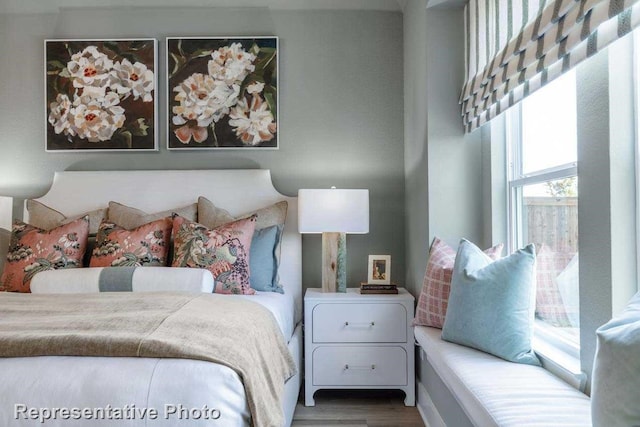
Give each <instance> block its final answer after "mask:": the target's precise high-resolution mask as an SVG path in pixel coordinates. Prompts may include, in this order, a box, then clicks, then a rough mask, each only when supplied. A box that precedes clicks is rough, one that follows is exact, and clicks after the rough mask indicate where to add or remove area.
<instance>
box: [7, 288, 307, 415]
mask: <svg viewBox="0 0 640 427" xmlns="http://www.w3.org/2000/svg"><path fill="white" fill-rule="evenodd" d="M225 298H243V299H248V300H250V301H254V302H257V303H259V304H260V305H262V306H264V307H266V308H267V309H268V310H269V311H270V312H271V313H272V314H273V315H274V318H275V319H276V321H277V323H278V325H279V327H280V330H281V331H282V332H283V335H284V336H285V338H286V341H287V342H288V343H289V342H291V344H290V346H289V348H290V351H291V352H292V354H293V353H295V352H296V351H297V348H298V347H299V346H298V345H297V344H296V345H293V344H294V342H293V341H295V340H293V339H292V338H296V339H299V337H298V336H297V334H296V335H294V327H295V325H294V323H293V322H294V317H295V315H294V313H295V301H294V298H293V297H292V296H291V295H289V294H286V293H285V294H284V295H283V294H277V293H274V292H258V293H256V295H228V296H226V295H225ZM298 331H299V328H298V330H297V332H298ZM294 358H295V359H296V360H298V358H299V355H297V356H296V355H295V354H294ZM298 369H300V366H298ZM25 378H28V379H29V380H28V381H25ZM87 378H91V382H90V383H87V381H86V379H87ZM123 389H124V390H125V392H123ZM294 389H295V387H294ZM61 391H64V392H62V393H61ZM295 393H296V395H297V390H296V391H295ZM0 395H1V396H3V399H2V400H1V401H0V426H17V427H23V426H24V427H26V426H42V425H44V426H64V427H67V426H88V427H94V426H95V427H98V426H99V427H114V426H118V427H120V426H127V427H128V426H132V427H133V426H141V425H149V426H154V427H155V426H161V427H165V426H166V427H169V426H176V425H186V426H205V425H220V426H225V427H227V426H228V427H235V426H247V425H248V423H249V420H250V413H249V409H248V406H247V403H246V399H245V392H244V387H243V385H242V381H241V379H240V378H239V377H238V375H237V374H236V373H235V372H234V371H233V370H232V369H230V368H227V367H226V366H222V365H218V364H215V363H210V362H203V361H199V360H189V359H157V358H135V357H118V358H113V357H74V356H64V357H61V356H43V357H31V358H8V359H0ZM16 404H23V405H26V408H27V409H25V410H27V411H28V410H30V408H38V409H40V408H42V410H47V409H48V410H51V409H52V408H69V409H71V408H79V409H84V408H97V409H105V408H107V405H111V407H112V408H118V409H124V408H126V405H128V407H129V408H131V407H135V408H137V409H138V410H143V409H145V408H146V409H151V408H153V409H156V410H157V411H158V417H157V418H156V419H153V420H147V422H146V423H145V422H143V421H141V420H140V417H138V418H137V419H124V420H117V422H114V420H113V419H107V420H104V419H96V420H87V419H81V420H64V419H60V417H58V419H57V420H53V419H50V420H47V421H46V422H45V423H44V424H42V423H41V422H40V420H37V419H36V420H34V419H25V417H20V419H18V420H16V419H15V415H16V407H15V405H16ZM165 405H173V406H174V407H176V408H179V405H182V407H183V408H187V410H190V409H192V408H195V409H202V408H203V407H204V406H205V405H207V406H208V408H214V409H217V410H218V411H220V419H218V420H217V421H211V420H203V419H199V420H197V419H193V418H191V419H181V420H179V419H178V418H177V416H178V415H177V414H171V413H170V412H171V407H169V408H168V410H166V408H165ZM21 413H22V412H21ZM196 415H197V414H196ZM165 416H166V417H165Z"/></svg>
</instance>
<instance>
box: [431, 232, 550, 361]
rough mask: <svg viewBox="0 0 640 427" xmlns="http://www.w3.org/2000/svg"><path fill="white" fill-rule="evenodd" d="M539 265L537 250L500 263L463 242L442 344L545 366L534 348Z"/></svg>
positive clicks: (518, 253) (524, 251)
mask: <svg viewBox="0 0 640 427" xmlns="http://www.w3.org/2000/svg"><path fill="white" fill-rule="evenodd" d="M535 265H536V252H535V247H534V246H533V245H528V246H527V247H525V248H524V249H520V250H518V251H516V252H514V253H513V254H511V255H509V256H507V257H505V258H502V259H499V260H497V261H494V260H492V259H491V258H489V257H488V256H487V255H486V254H484V253H483V252H482V250H481V249H479V248H478V247H477V246H475V245H474V244H473V243H471V242H469V241H467V240H464V239H463V240H462V241H461V242H460V246H459V248H458V253H457V255H456V261H455V264H454V267H453V278H452V280H451V294H450V296H449V307H448V309H447V316H446V317H445V320H444V326H443V328H442V339H443V340H446V341H450V342H453V343H456V344H461V345H464V346H467V347H473V348H476V349H478V350H482V351H484V352H486V353H491V354H493V355H495V356H498V357H501V358H503V359H505V360H508V361H511V362H517V363H526V364H529V365H537V366H540V361H539V360H538V358H537V357H536V355H535V353H534V352H533V349H532V347H531V338H532V335H533V318H534V312H535V296H536V282H535Z"/></svg>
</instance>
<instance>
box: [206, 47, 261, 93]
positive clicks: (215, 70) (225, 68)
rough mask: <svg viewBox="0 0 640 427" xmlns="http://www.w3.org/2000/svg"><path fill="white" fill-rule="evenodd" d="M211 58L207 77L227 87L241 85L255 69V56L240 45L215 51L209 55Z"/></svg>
mask: <svg viewBox="0 0 640 427" xmlns="http://www.w3.org/2000/svg"><path fill="white" fill-rule="evenodd" d="M211 58H212V59H211V60H210V61H209V64H208V68H209V75H210V76H211V77H213V78H214V79H216V80H222V81H224V82H225V83H227V84H228V85H231V84H233V83H241V82H242V81H243V80H244V79H245V77H247V75H249V73H251V72H252V71H253V70H255V68H256V67H255V66H254V65H253V61H255V60H256V56H255V55H254V54H253V53H249V52H247V51H246V50H244V48H243V47H242V45H241V44H240V43H232V44H231V46H223V47H221V48H220V49H217V50H216V51H214V52H213V53H212V54H211Z"/></svg>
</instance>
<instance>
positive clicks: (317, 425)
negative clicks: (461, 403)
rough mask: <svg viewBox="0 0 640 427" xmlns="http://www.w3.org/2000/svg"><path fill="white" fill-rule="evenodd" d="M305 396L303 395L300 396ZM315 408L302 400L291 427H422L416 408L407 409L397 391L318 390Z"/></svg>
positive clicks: (402, 396) (409, 407)
mask: <svg viewBox="0 0 640 427" xmlns="http://www.w3.org/2000/svg"><path fill="white" fill-rule="evenodd" d="M301 395H302V394H301ZM315 398H316V406H312V407H306V406H304V402H303V400H302V399H301V400H300V401H299V402H298V405H297V406H296V412H295V413H294V415H293V425H292V427H323V426H327V427H330V426H340V427H423V426H424V423H423V422H422V418H421V417H420V414H419V413H418V409H417V408H416V407H415V406H404V393H402V392H400V391H394V390H319V391H318V392H316V394H315Z"/></svg>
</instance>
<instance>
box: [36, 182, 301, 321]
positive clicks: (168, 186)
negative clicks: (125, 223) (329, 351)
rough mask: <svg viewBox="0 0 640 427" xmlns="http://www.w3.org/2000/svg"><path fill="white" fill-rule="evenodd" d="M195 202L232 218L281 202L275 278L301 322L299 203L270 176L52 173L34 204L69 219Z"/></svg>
mask: <svg viewBox="0 0 640 427" xmlns="http://www.w3.org/2000/svg"><path fill="white" fill-rule="evenodd" d="M199 196H204V197H206V198H207V199H209V200H211V201H212V202H213V203H214V204H215V205H216V206H218V207H221V208H223V209H226V210H227V211H229V213H231V214H232V215H234V216H238V215H241V214H245V213H249V212H252V211H254V210H257V209H260V208H262V207H265V206H267V205H270V204H273V203H275V202H278V201H281V200H286V201H287V202H288V203H289V209H288V211H287V220H286V222H285V227H284V234H283V240H282V260H281V265H280V270H279V273H280V281H281V283H282V285H283V286H284V289H285V292H286V293H291V294H292V295H293V296H294V298H295V301H296V319H300V318H301V314H302V243H301V238H300V234H299V233H298V199H297V198H295V197H287V196H283V195H282V194H280V193H279V192H278V191H277V190H276V189H275V188H274V187H273V183H272V181H271V172H270V171H269V170H264V169H235V170H182V171H181V170H149V171H90V172H56V173H55V176H54V178H53V184H52V185H51V188H50V189H49V191H48V192H47V193H46V194H45V195H44V196H42V197H40V198H38V199H36V200H38V201H40V202H42V203H44V204H45V205H47V206H49V207H51V208H53V209H56V210H57V211H59V212H61V213H63V214H64V215H66V216H72V215H79V214H82V213H84V212H88V211H91V210H94V209H98V208H104V207H107V205H108V204H109V202H110V201H115V202H120V203H122V204H125V205H127V206H132V207H135V208H138V209H141V210H143V211H145V212H148V213H153V212H159V211H164V210H168V209H174V208H179V207H182V206H186V205H189V204H191V203H195V202H197V200H198V197H199ZM25 215H27V213H25ZM25 218H27V220H28V217H27V216H25Z"/></svg>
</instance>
